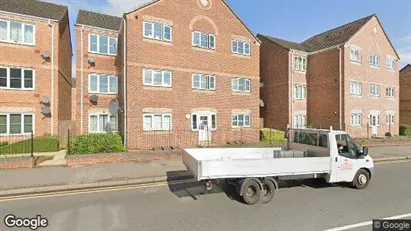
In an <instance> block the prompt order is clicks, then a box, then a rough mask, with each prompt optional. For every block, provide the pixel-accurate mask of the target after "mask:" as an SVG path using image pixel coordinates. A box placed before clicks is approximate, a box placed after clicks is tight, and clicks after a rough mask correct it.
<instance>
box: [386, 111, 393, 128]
mask: <svg viewBox="0 0 411 231" xmlns="http://www.w3.org/2000/svg"><path fill="white" fill-rule="evenodd" d="M385 123H386V124H388V125H393V124H395V113H393V112H386V116H385Z"/></svg>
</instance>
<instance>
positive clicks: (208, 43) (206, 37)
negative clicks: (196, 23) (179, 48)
mask: <svg viewBox="0 0 411 231" xmlns="http://www.w3.org/2000/svg"><path fill="white" fill-rule="evenodd" d="M193 46H197V47H201V48H206V49H215V36H214V35H213V34H206V33H202V32H199V31H194V32H193Z"/></svg>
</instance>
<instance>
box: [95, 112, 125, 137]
mask: <svg viewBox="0 0 411 231" xmlns="http://www.w3.org/2000/svg"><path fill="white" fill-rule="evenodd" d="M117 131H118V117H117V116H116V115H109V114H104V113H100V114H99V113H96V114H90V115H89V132H90V133H107V132H117Z"/></svg>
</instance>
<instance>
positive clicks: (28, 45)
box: [0, 40, 36, 47]
mask: <svg viewBox="0 0 411 231" xmlns="http://www.w3.org/2000/svg"><path fill="white" fill-rule="evenodd" d="M0 43H4V44H10V45H17V46H26V47H35V46H36V44H35V43H34V44H28V43H15V42H10V41H1V40H0Z"/></svg>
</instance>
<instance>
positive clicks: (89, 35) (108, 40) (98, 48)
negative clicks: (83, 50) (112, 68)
mask: <svg viewBox="0 0 411 231" xmlns="http://www.w3.org/2000/svg"><path fill="white" fill-rule="evenodd" d="M92 35H94V36H97V51H92V50H91V36H92ZM100 36H106V37H107V53H102V52H100ZM111 39H115V40H116V53H110V41H111ZM88 52H90V53H93V54H99V55H111V56H116V55H117V52H118V39H117V38H115V37H110V36H108V35H103V34H93V33H89V34H88Z"/></svg>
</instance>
